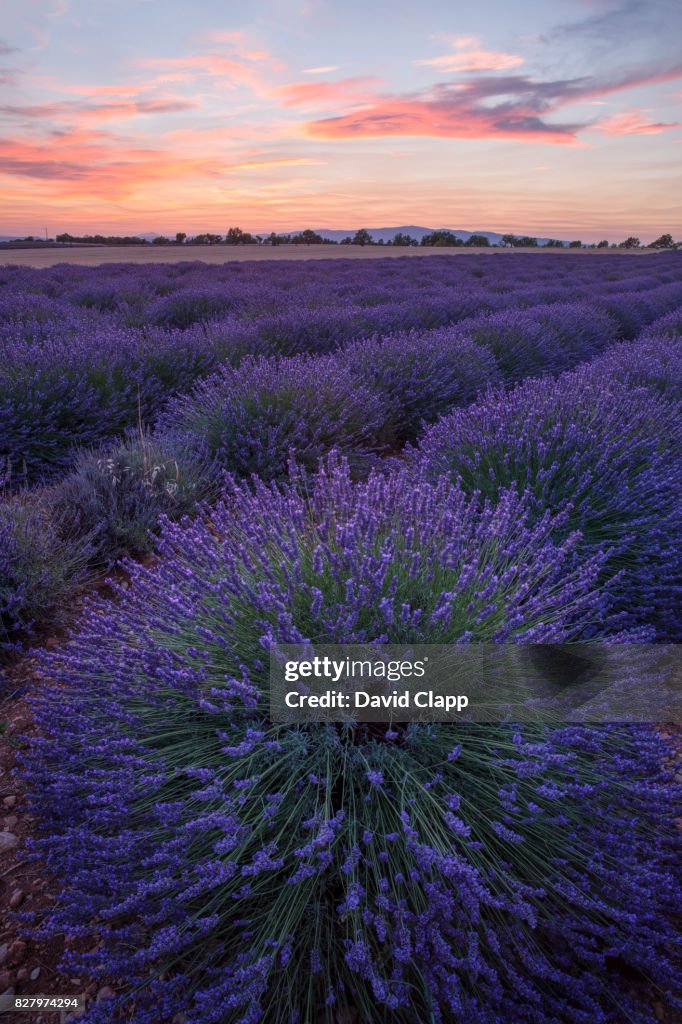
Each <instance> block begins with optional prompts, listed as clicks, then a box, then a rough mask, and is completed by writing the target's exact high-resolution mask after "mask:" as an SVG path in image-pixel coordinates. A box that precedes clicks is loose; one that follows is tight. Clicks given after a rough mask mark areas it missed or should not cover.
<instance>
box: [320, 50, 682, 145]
mask: <svg viewBox="0 0 682 1024" xmlns="http://www.w3.org/2000/svg"><path fill="white" fill-rule="evenodd" d="M680 77H682V61H681V62H678V63H677V64H676V65H675V66H673V67H669V68H664V69H660V68H657V67H648V68H644V67H639V68H635V69H634V70H633V71H632V72H631V73H630V74H627V75H615V76H612V77H608V76H605V77H602V78H598V77H594V76H589V75H586V76H582V77H580V78H572V79H558V80H556V81H541V80H538V79H535V78H531V77H529V76H527V75H481V76H475V77H469V78H467V79H464V80H459V81H456V82H441V83H439V84H438V85H435V86H433V87H431V88H429V89H427V90H423V91H422V92H418V93H409V94H404V95H401V94H392V95H390V94H389V95H385V94H384V95H379V94H377V95H375V96H374V97H372V98H369V97H368V99H367V103H366V104H365V106H364V107H363V109H361V110H357V109H355V110H350V111H349V112H347V113H345V114H342V115H340V116H337V117H331V118H325V119H322V120H317V121H313V122H311V123H309V124H308V126H307V131H308V133H309V134H310V135H313V136H317V137H321V138H330V139H334V138H335V139H341V138H354V137H359V136H383V135H421V136H431V137H434V138H460V139H493V138H497V139H516V140H518V141H522V142H550V143H563V144H574V145H575V144H576V143H577V134H578V132H579V131H580V130H581V129H583V128H587V127H589V123H588V122H586V121H584V120H583V121H571V122H563V123H559V122H556V121H550V120H548V118H549V117H551V116H552V115H553V114H556V113H557V112H559V111H560V110H561V109H562V108H564V107H567V106H570V105H571V104H573V103H577V102H582V101H588V100H592V99H595V98H597V97H600V96H604V95H609V94H612V93H617V92H621V91H624V90H627V89H631V88H634V87H635V86H639V85H643V84H653V83H660V82H664V81H670V80H674V79H677V78H680Z"/></svg>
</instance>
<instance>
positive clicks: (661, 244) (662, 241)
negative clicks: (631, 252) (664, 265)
mask: <svg viewBox="0 0 682 1024" xmlns="http://www.w3.org/2000/svg"><path fill="white" fill-rule="evenodd" d="M673 245H674V242H673V236H672V235H661V237H660V238H657V239H656V241H655V242H651V244H650V245H648V246H647V248H648V249H672V247H673Z"/></svg>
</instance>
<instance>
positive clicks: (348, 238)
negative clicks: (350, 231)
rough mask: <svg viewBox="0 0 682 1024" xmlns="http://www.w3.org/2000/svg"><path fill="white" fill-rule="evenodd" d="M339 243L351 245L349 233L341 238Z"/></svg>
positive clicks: (351, 240)
mask: <svg viewBox="0 0 682 1024" xmlns="http://www.w3.org/2000/svg"><path fill="white" fill-rule="evenodd" d="M340 244H341V245H352V244H353V239H352V238H351V237H350V235H346V237H345V238H342V239H341V243H340Z"/></svg>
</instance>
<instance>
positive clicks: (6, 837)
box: [0, 832, 19, 853]
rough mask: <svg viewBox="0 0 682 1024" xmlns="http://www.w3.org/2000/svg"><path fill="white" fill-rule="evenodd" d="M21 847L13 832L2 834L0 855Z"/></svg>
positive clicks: (0, 833)
mask: <svg viewBox="0 0 682 1024" xmlns="http://www.w3.org/2000/svg"><path fill="white" fill-rule="evenodd" d="M18 845H19V840H18V839H17V837H16V836H15V835H14V833H13V832H0V853H7V851H8V850H13V849H14V847H15V846H18Z"/></svg>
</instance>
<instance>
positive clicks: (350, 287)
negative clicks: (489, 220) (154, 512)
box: [0, 255, 682, 486]
mask: <svg viewBox="0 0 682 1024" xmlns="http://www.w3.org/2000/svg"><path fill="white" fill-rule="evenodd" d="M675 259H676V257H675V256H674V255H673V256H670V255H668V256H666V255H662V256H657V257H656V258H655V259H654V258H652V260H651V261H650V262H648V263H647V265H646V268H644V269H642V266H641V264H639V263H637V264H636V263H635V261H625V260H623V259H622V258H620V259H619V258H618V257H610V256H606V257H604V258H603V260H600V261H599V265H598V267H597V266H596V265H594V264H591V265H589V266H588V265H587V261H585V260H584V259H583V260H581V259H580V258H578V257H576V258H575V259H573V258H565V259H562V261H561V265H559V262H558V261H557V260H556V259H551V257H550V258H544V259H543V258H542V257H540V258H534V257H523V256H521V257H519V259H518V261H517V260H516V259H515V260H514V261H499V260H490V259H489V258H488V259H480V260H477V259H471V260H453V259H451V258H448V257H431V258H430V259H429V260H428V261H417V263H418V266H416V267H415V266H414V264H415V261H410V260H397V261H396V260H393V261H375V262H372V263H371V264H362V265H359V264H358V263H357V262H354V261H349V262H348V263H347V262H346V261H339V263H338V264H337V262H336V261H334V262H333V263H332V264H330V263H329V262H324V261H322V262H317V263H313V262H311V263H305V264H278V263H274V264H267V265H265V264H255V265H252V266H249V267H247V266H246V265H244V264H228V265H226V266H225V267H206V266H205V265H203V264H192V263H188V264H178V265H174V266H165V267H161V266H153V265H152V266H148V267H136V268H131V267H130V266H127V265H121V266H118V267H108V268H93V269H87V268H76V267H67V266H61V267H57V268H53V269H52V270H49V271H34V270H27V269H25V268H11V267H7V268H4V269H0V461H1V460H3V459H4V460H5V462H6V463H8V464H9V466H10V468H11V474H12V476H11V479H12V482H13V484H14V486H18V485H20V484H22V483H23V482H26V481H28V482H32V481H40V480H45V479H48V478H52V479H54V478H57V477H58V476H59V475H60V474H61V473H63V471H64V469H65V468H68V467H69V466H70V465H71V464H72V463H73V460H74V457H75V455H76V453H77V451H78V449H79V448H81V447H83V446H92V445H94V444H100V443H103V442H107V441H111V440H112V439H113V438H116V437H118V436H120V435H121V434H122V433H123V432H124V431H125V430H126V429H127V428H130V427H135V426H137V425H138V423H139V422H141V423H142V424H143V425H144V426H147V425H149V424H151V423H153V422H154V421H155V420H156V418H157V417H158V415H159V413H160V412H161V410H162V409H163V407H164V405H165V403H166V401H167V399H168V397H169V396H170V395H172V394H176V393H182V392H184V391H187V390H188V389H189V388H190V386H191V385H192V384H193V383H194V382H195V381H196V380H197V379H200V378H201V377H204V376H206V375H208V374H209V373H211V372H213V371H214V370H215V369H216V368H217V367H218V366H220V365H222V364H226V363H227V364H230V365H233V366H234V365H237V364H238V363H239V362H240V361H241V360H242V359H243V357H244V356H245V355H266V356H272V355H280V356H281V355H289V356H290V355H294V354H297V353H301V352H308V353H320V352H328V351H332V350H334V349H335V348H337V347H339V346H341V345H344V344H346V343H348V342H349V341H352V340H355V339H359V338H368V337H370V336H375V335H376V336H382V337H383V336H386V335H390V334H393V333H395V332H396V331H405V330H409V329H415V330H420V331H423V330H424V329H431V328H436V327H442V326H445V325H447V324H450V323H453V322H458V321H461V320H463V319H465V318H471V317H476V316H480V315H484V314H490V313H495V312H502V311H505V312H506V311H508V310H511V309H519V310H523V309H525V308H527V307H537V306H538V305H542V304H545V305H546V304H550V303H551V304H554V303H565V302H567V301H570V302H576V301H577V302H581V303H588V304H589V305H590V306H592V307H596V308H597V309H598V310H600V311H602V312H606V313H608V314H610V315H612V316H614V317H616V319H617V322H618V330H619V333H620V335H621V336H623V337H634V336H635V335H636V334H637V333H638V332H639V330H640V329H641V328H642V326H644V325H645V324H646V323H649V322H650V321H651V320H652V319H654V318H655V317H656V316H660V315H662V314H663V313H665V312H667V311H668V310H670V309H673V308H675V307H676V306H679V305H680V303H681V302H682V293H681V291H680V282H679V276H678V274H677V271H676V264H675V262H674V261H675ZM532 260H534V262H531V261H532ZM388 264H390V265H388ZM427 264H428V265H427ZM464 264H466V266H465V265H464ZM510 264H513V265H510ZM413 267H414V269H413ZM595 271H596V272H595Z"/></svg>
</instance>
